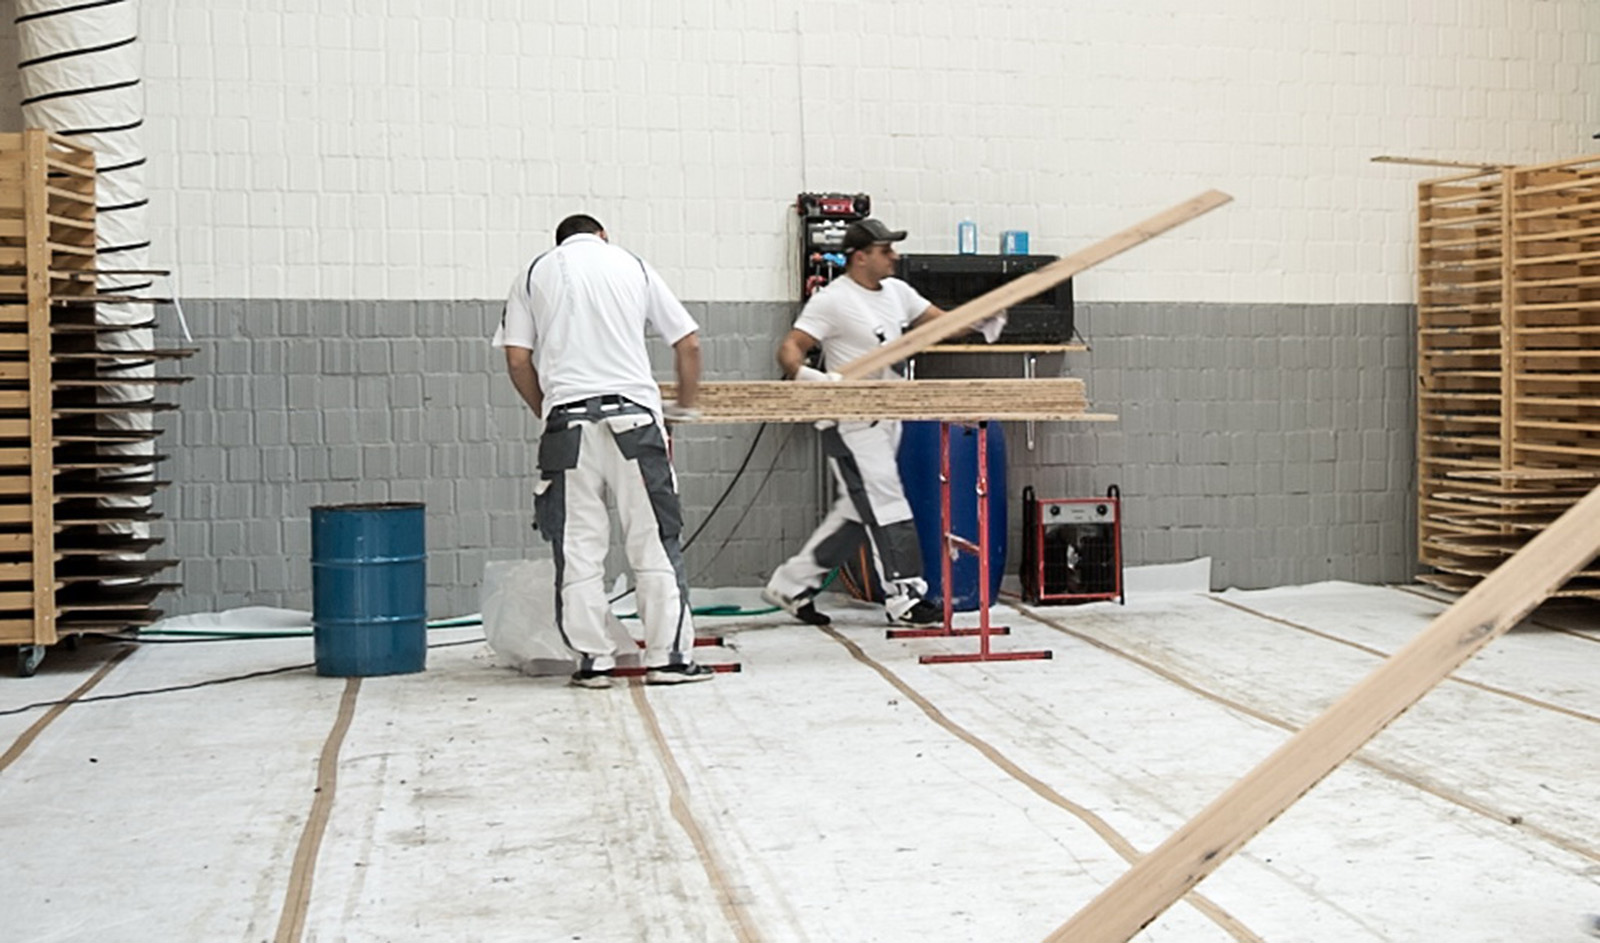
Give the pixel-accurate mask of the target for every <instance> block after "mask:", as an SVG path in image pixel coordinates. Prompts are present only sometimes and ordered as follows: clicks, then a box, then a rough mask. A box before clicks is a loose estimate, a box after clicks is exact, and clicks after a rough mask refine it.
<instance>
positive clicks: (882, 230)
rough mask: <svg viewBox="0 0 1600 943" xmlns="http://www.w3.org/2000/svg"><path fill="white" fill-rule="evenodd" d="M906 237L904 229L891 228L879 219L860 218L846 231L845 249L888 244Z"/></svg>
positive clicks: (850, 249) (854, 249) (849, 250)
mask: <svg viewBox="0 0 1600 943" xmlns="http://www.w3.org/2000/svg"><path fill="white" fill-rule="evenodd" d="M905 237H906V231H905V230H904V229H890V228H889V227H888V226H885V225H884V224H883V223H882V222H880V221H879V220H876V219H873V218H872V217H870V216H869V217H867V218H866V219H858V220H856V221H855V222H853V223H851V224H850V228H849V229H846V230H845V231H844V251H846V252H854V251H856V250H857V249H865V248H866V247H868V246H886V245H888V244H889V243H891V242H899V241H900V240H902V239H904V238H905Z"/></svg>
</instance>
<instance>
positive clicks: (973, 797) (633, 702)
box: [0, 583, 1600, 943]
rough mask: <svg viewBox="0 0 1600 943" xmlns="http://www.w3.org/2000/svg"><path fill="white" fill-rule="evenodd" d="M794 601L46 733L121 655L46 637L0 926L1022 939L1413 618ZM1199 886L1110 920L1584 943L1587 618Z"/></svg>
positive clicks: (17, 731) (1598, 664)
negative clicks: (645, 638)
mask: <svg viewBox="0 0 1600 943" xmlns="http://www.w3.org/2000/svg"><path fill="white" fill-rule="evenodd" d="M740 592H743V593H744V595H743V597H742V598H745V599H752V600H753V597H754V593H753V592H749V591H736V592H734V593H731V594H728V595H730V596H731V597H734V598H740ZM696 602H697V603H700V602H703V601H702V600H701V599H700V598H698V597H697V599H696ZM827 603H828V605H826V606H824V607H823V608H825V609H828V610H830V611H832V612H833V613H834V615H835V618H836V626H835V628H836V629H837V633H835V634H830V633H828V632H824V631H821V630H818V629H814V628H810V627H806V626H799V625H790V624H782V623H780V621H779V620H778V619H777V618H776V617H774V616H762V617H756V618H745V619H705V620H702V631H703V632H707V633H716V634H719V635H721V636H722V637H723V638H724V639H725V640H726V642H727V647H725V648H720V649H719V648H702V649H700V652H701V653H702V654H703V658H704V660H706V661H708V662H710V661H735V660H736V661H738V662H739V663H740V664H741V665H742V667H743V670H742V671H741V672H740V673H737V674H723V675H719V676H718V677H717V678H716V679H715V680H714V681H712V682H711V683H709V684H701V685H692V686H686V687H677V688H645V687H640V686H635V685H622V686H619V687H617V688H614V689H612V690H609V691H594V690H582V689H575V688H571V687H568V686H566V685H565V684H564V683H562V682H563V680H564V679H556V678H528V677H523V676H521V675H518V674H516V673H514V672H511V671H509V670H507V669H505V668H501V667H498V666H497V665H496V664H495V659H494V656H493V654H492V653H490V652H489V651H488V650H487V649H486V648H485V647H484V646H483V645H482V644H481V643H479V642H476V641H470V640H473V639H475V638H478V637H480V636H481V632H480V631H479V630H477V629H473V628H460V629H448V630H442V631H435V632H433V633H431V638H432V640H433V641H434V642H435V643H436V644H438V643H445V642H452V641H461V642H465V644H459V645H447V646H443V647H438V648H435V649H434V650H432V651H431V652H430V655H429V662H428V669H427V670H426V671H425V672H423V673H420V674H414V675H404V676H395V677H375V678H365V679H362V680H361V681H360V682H359V685H350V684H347V682H346V681H344V680H342V679H337V678H321V677H317V676H316V675H315V674H314V673H313V672H312V670H311V669H310V668H309V667H304V668H299V669H295V670H290V671H285V672H280V673H275V674H267V675H262V676H259V677H254V678H249V679H245V680H238V681H232V682H226V683H219V684H209V685H206V686H202V687H197V688H193V689H190V690H181V691H168V692H166V693H147V694H138V695H135V696H130V697H120V698H115V699H103V700H96V699H97V698H106V697H107V696H108V695H119V694H128V693H131V692H139V691H145V690H151V689H165V688H171V687H173V686H177V685H184V684H192V683H197V682H205V681H208V680H214V679H223V678H231V677H234V676H237V675H243V674H246V673H250V672H257V671H265V670H269V669H275V668H281V667H285V666H292V665H297V664H298V665H309V663H310V662H311V661H312V652H311V643H310V640H309V639H283V640H252V641H235V642H208V643H198V644H167V645H155V644H151V645H142V646H140V647H139V648H138V649H137V650H135V651H133V652H132V654H131V655H129V656H128V657H126V658H125V659H124V660H122V661H121V662H119V663H117V664H116V665H115V666H114V667H112V668H111V669H110V670H109V671H108V672H107V673H106V674H105V675H104V677H103V679H102V680H100V681H99V682H98V683H97V684H96V685H95V686H94V687H93V688H92V689H90V690H89V691H88V692H86V694H85V696H84V698H83V700H81V701H79V702H76V703H73V704H70V705H69V706H67V707H65V709H64V710H60V711H59V713H57V714H56V715H55V716H53V717H48V716H47V711H46V708H45V707H35V708H32V709H22V708H25V707H26V706H27V705H30V704H36V703H42V702H51V701H54V700H57V699H61V698H65V697H67V696H68V695H69V694H70V693H71V692H72V691H73V690H74V689H76V688H78V687H79V686H80V685H82V684H83V683H84V682H85V681H86V680H88V679H89V678H90V676H91V675H92V674H94V673H95V672H96V671H97V670H99V669H101V668H102V667H103V666H105V665H106V664H107V662H108V660H109V659H110V657H111V656H112V655H114V654H115V653H116V652H118V651H119V650H121V649H122V648H124V647H125V646H123V645H120V644H116V643H104V644H92V643H89V644H85V645H84V646H83V647H82V648H81V649H79V650H77V651H67V650H64V649H59V648H58V649H53V650H52V651H51V652H50V654H49V655H48V656H47V657H46V659H45V661H44V663H43V665H42V666H41V668H40V671H39V674H38V675H37V676H36V677H33V678H29V679H16V678H10V677H6V678H0V752H4V751H7V750H9V752H8V753H6V758H4V759H0V836H3V837H0V841H3V843H4V849H5V851H4V855H3V859H0V861H3V863H0V888H4V892H5V898H6V899H5V904H4V906H3V908H0V940H4V941H8V943H13V941H14V943H44V941H51V943H58V941H63V943H64V941H96V943H101V941H126V943H144V941H150V943H157V941H161V943H170V941H207V943H209V941H235V940H238V941H256V940H262V941H288V940H305V941H345V940H349V941H435V940H437V941H480V940H481V941H491V940H493V941H501V940H503V941H541V943H542V941H558V940H560V941H573V940H581V941H616V943H633V941H659V943H691V941H693V943H707V941H745V943H749V941H764V943H787V941H817V943H836V941H848V943H855V941H888V943H899V941H918V943H943V941H985V943H988V941H994V943H1010V941H1029V943H1032V941H1040V940H1043V939H1044V938H1045V937H1046V936H1048V935H1049V934H1050V933H1051V932H1052V931H1053V930H1054V929H1055V928H1056V927H1058V926H1060V924H1061V923H1063V922H1064V921H1065V920H1066V919H1067V918H1068V917H1070V916H1071V915H1072V914H1073V913H1074V912H1075V911H1076V910H1077V909H1078V908H1079V907H1081V906H1082V905H1083V904H1084V903H1086V902H1087V901H1088V900H1089V899H1091V898H1092V897H1093V896H1094V895H1095V894H1096V893H1097V892H1098V891H1099V890H1100V889H1101V888H1103V887H1104V886H1105V885H1106V884H1107V883H1109V882H1110V881H1112V880H1113V879H1115V878H1116V877H1117V876H1118V875H1119V874H1121V873H1122V872H1123V871H1124V870H1126V868H1127V861H1126V860H1125V858H1124V853H1126V854H1136V853H1140V852H1144V851H1148V850H1149V849H1151V848H1153V847H1155V846H1156V845H1157V844H1159V843H1160V842H1161V841H1162V840H1164V839H1165V838H1166V837H1167V836H1168V835H1170V834H1171V832H1172V831H1173V830H1174V829H1176V828H1177V827H1178V826H1180V825H1181V824H1183V823H1184V822H1185V821H1187V819H1188V818H1189V817H1190V816H1192V815H1193V814H1194V813H1195V812H1197V811H1199V810H1200V809H1201V808H1202V807H1204V806H1205V805H1206V804H1207V803H1209V802H1210V801H1211V800H1212V799H1214V798H1215V797H1216V796H1217V795H1218V794H1219V793H1221V792H1222V791H1223V790H1225V789H1226V788H1227V787H1228V786H1229V785H1231V784H1232V783H1233V782H1234V781H1235V780H1237V779H1238V778H1239V777H1240V776H1241V775H1243V774H1244V773H1245V772H1247V771H1249V770H1250V769H1251V768H1252V767H1253V766H1255V764H1256V763H1257V762H1259V761H1260V760H1261V759H1263V758H1264V757H1265V756H1266V755H1267V754H1268V753H1269V752H1271V751H1272V749H1273V748H1274V747H1275V746H1276V745H1278V744H1279V743H1281V742H1282V741H1283V740H1284V739H1285V738H1286V737H1287V736H1289V734H1290V733H1291V732H1292V731H1293V730H1294V729H1298V727H1299V726H1300V725H1302V724H1304V723H1305V722H1306V721H1307V720H1309V719H1310V718H1312V717H1314V716H1316V714H1317V713H1318V712H1320V711H1321V710H1322V709H1324V708H1325V707H1326V706H1327V705H1328V704H1329V703H1330V702H1331V701H1332V700H1334V699H1335V698H1336V697H1337V696H1338V695H1340V694H1342V693H1343V692H1344V691H1345V690H1347V689H1348V688H1349V687H1350V686H1352V685H1353V684H1355V683H1356V682H1357V681H1358V680H1360V679H1361V678H1363V677H1364V676H1365V675H1366V674H1368V673H1369V672H1370V671H1371V670H1372V669H1373V668H1374V667H1375V666H1376V665H1377V664H1378V662H1379V661H1380V660H1381V658H1382V657H1383V656H1384V655H1385V654H1387V653H1389V652H1392V651H1394V650H1395V649H1396V648H1398V647H1399V646H1400V645H1401V644H1403V643H1404V642H1405V641H1406V640H1408V639H1409V638H1411V637H1412V636H1414V635H1415V634H1416V633H1417V632H1419V631H1421V630H1422V629H1423V628H1424V627H1425V626H1426V625H1427V624H1428V622H1429V620H1430V619H1431V618H1432V617H1433V616H1434V615H1436V614H1437V613H1439V612H1440V611H1442V610H1443V608H1444V606H1445V603H1443V602H1440V601H1437V600H1435V599H1431V598H1427V597H1426V596H1425V595H1424V594H1423V593H1422V591H1421V590H1419V589H1417V588H1385V587H1374V586H1358V585H1353V584H1348V583H1325V584H1318V585H1314V586H1305V587H1293V588H1283V589H1274V590H1265V591H1256V592H1239V591H1230V592H1226V593H1218V594H1207V593H1156V594H1150V593H1147V594H1144V595H1141V594H1139V593H1137V592H1135V593H1134V594H1133V595H1131V596H1130V598H1129V600H1128V604H1127V605H1126V606H1118V605H1115V604H1110V603H1096V604H1092V605H1085V606H1076V607H1043V608H1033V609H1030V610H1028V611H1029V612H1030V613H1031V615H1027V614H1024V613H1023V612H1021V611H1019V610H1017V609H1016V608H1014V607H1012V606H1009V605H1002V606H999V607H997V608H996V609H995V611H994V618H995V620H996V622H998V623H1002V624H1005V625H1009V626H1010V627H1011V629H1012V633H1011V635H1010V636H1008V637H996V638H994V639H993V641H992V643H991V644H992V646H993V648H994V649H995V650H997V651H1016V650H1029V649H1040V648H1047V649H1050V650H1051V651H1053V652H1054V658H1053V659H1052V660H1049V661H1017V662H989V663H985V664H949V665H921V664H919V663H918V662H917V656H918V655H919V654H922V653H927V652H936V651H975V650H976V649H977V646H978V641H977V640H976V639H972V638H948V639H916V640H889V639H886V638H885V636H884V631H883V628H884V626H883V625H882V623H881V621H880V620H881V618H882V617H881V615H880V614H879V613H878V612H877V611H876V610H873V609H869V608H866V607H859V606H854V605H852V604H849V603H847V602H845V601H843V600H842V599H837V598H835V597H827ZM974 621H975V616H974V615H973V614H965V615H964V616H963V617H962V619H961V622H962V623H963V624H972V623H973V622H974ZM347 687H353V688H356V690H355V692H354V695H353V696H354V698H355V701H354V712H353V718H352V720H351V722H350V724H349V728H348V732H347V733H346V734H345V735H344V738H343V740H342V743H339V744H338V746H339V749H338V753H337V763H336V773H337V784H336V789H335V790H334V792H333V794H332V805H331V807H330V808H329V810H328V817H327V820H326V828H325V830H316V829H313V831H315V832H316V833H317V834H319V835H320V838H321V842H320V847H319V850H318V852H317V854H316V856H315V858H314V859H312V861H311V862H302V865H301V867H300V868H299V869H298V870H297V869H296V849H297V847H300V846H301V843H302V841H303V836H304V834H305V833H306V832H307V823H308V820H310V821H312V823H313V824H314V825H315V824H317V823H316V819H315V816H314V814H313V810H314V803H315V801H316V800H317V798H318V794H317V793H316V791H315V790H316V785H317V780H318V763H319V756H320V755H321V754H322V753H323V751H324V748H325V746H326V745H327V744H328V742H329V739H330V733H331V732H332V731H334V728H335V721H336V718H337V717H338V715H339V708H340V704H341V699H342V698H343V697H344V696H345V695H346V689H347ZM41 724H42V726H41ZM25 734H26V735H27V736H25ZM29 737H31V739H29ZM330 772H331V771H330ZM312 863H314V866H313V867H308V866H307V865H308V864H312ZM296 887H301V888H304V887H309V896H308V897H307V903H306V905H305V908H304V911H303V922H301V921H300V920H297V919H293V913H294V910H295V908H294V903H293V900H294V896H293V894H291V891H292V890H293V889H294V888H296ZM1197 891H1198V894H1199V895H1200V896H1201V897H1203V898H1204V899H1203V900H1197V899H1195V898H1193V897H1191V898H1190V899H1189V900H1186V901H1184V902H1180V903H1179V904H1177V905H1175V906H1173V907H1172V908H1171V909H1170V910H1168V911H1167V912H1166V913H1165V914H1164V915H1163V916H1162V917H1160V918H1159V919H1158V920H1157V921H1156V922H1155V923H1153V924H1152V925H1151V926H1150V927H1148V928H1147V929H1146V930H1145V931H1143V932H1142V933H1141V934H1140V935H1139V936H1138V937H1136V939H1138V940H1141V941H1183V943H1213V941H1218V943H1220V941H1229V940H1243V941H1253V940H1259V941H1269V943H1368V941H1370V943H1379V941H1390V943H1402V941H1403V943H1414V941H1450V943H1491V941H1496V943H1498V941H1503V943H1513V941H1514V943H1530V941H1553V943H1560V941H1579V940H1585V939H1590V937H1588V936H1587V935H1586V933H1585V930H1584V929H1583V927H1582V925H1581V923H1582V919H1583V915H1584V914H1585V913H1593V912H1600V619H1596V618H1595V613H1594V611H1593V610H1592V609H1591V610H1589V611H1579V612H1576V613H1563V612H1550V611H1543V612H1541V613H1540V614H1539V615H1537V616H1536V617H1535V621H1534V623H1533V624H1527V625H1524V626H1522V627H1519V628H1517V629H1515V630H1513V631H1512V632H1511V633H1510V634H1509V635H1508V636H1507V637H1505V638H1502V639H1500V640H1497V641H1496V642H1494V643H1493V644H1492V645H1491V646H1490V647H1489V648H1488V649H1487V650H1486V651H1485V652H1484V653H1483V654H1481V655H1480V656H1479V657H1478V658H1477V659H1475V660H1474V661H1472V662H1470V663H1468V664H1467V665H1466V666H1465V667H1464V668H1463V669H1462V670H1461V671H1459V672H1458V673H1457V674H1456V675H1455V676H1454V677H1453V678H1452V679H1451V680H1449V681H1447V682H1445V683H1444V684H1443V685H1441V686H1440V687H1439V688H1437V689H1436V690H1435V691H1434V692H1432V693H1431V694H1429V695H1428V696H1427V697H1426V698H1424V699H1423V701H1422V702H1421V703H1420V704H1418V705H1417V706H1416V707H1415V708H1414V709H1412V710H1411V711H1410V712H1409V713H1407V714H1406V715H1404V716H1402V717H1401V718H1400V719H1399V720H1398V721H1397V722H1396V723H1395V724H1393V725H1392V726H1391V727H1390V729H1389V730H1387V731H1385V732H1384V733H1383V734H1381V735H1380V736H1379V737H1378V738H1377V739H1375V740H1374V741H1373V742H1372V743H1371V744H1370V745H1369V746H1368V747H1367V748H1366V749H1365V750H1364V751H1362V753H1361V754H1359V755H1358V756H1357V757H1356V758H1354V759H1352V760H1351V761H1350V762H1347V763H1345V764H1344V765H1343V766H1341V767H1340V768H1339V769H1338V770H1336V771H1335V772H1334V773H1333V774H1332V775H1331V776H1329V777H1328V779H1326V780H1325V781H1324V782H1323V783H1321V784H1320V785H1318V786H1317V787H1316V788H1315V789H1313V790H1312V791H1311V792H1310V793H1309V794H1308V795H1307V796H1306V797H1304V798H1303V799H1301V800H1300V801H1299V802H1298V803H1297V804H1296V805H1295V806H1294V807H1292V808H1291V809H1290V810H1289V811H1288V812H1287V813H1286V814H1285V815H1284V816H1283V817H1282V818H1281V819H1279V820H1278V821H1277V822H1275V823H1274V824H1273V825H1271V826H1270V827H1269V828H1268V829H1267V830H1266V831H1264V832H1263V833H1262V834H1261V835H1259V836H1257V837H1256V838H1255V839H1254V840H1252V841H1251V842H1250V843H1249V844H1247V845H1246V846H1245V848H1244V850H1243V851H1242V852H1240V853H1239V854H1238V855H1236V856H1235V857H1234V858H1233V859H1231V860H1230V861H1228V862H1227V863H1225V864H1224V865H1223V866H1222V867H1221V868H1220V869H1219V870H1218V871H1217V872H1216V873H1215V874H1214V875H1212V876H1211V877H1210V878H1208V879H1207V880H1206V881H1204V882H1203V883H1202V884H1201V885H1200V886H1199V888H1198V889H1197ZM286 912H289V913H291V919H288V920H286V919H285V913H286Z"/></svg>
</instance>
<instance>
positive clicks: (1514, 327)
mask: <svg viewBox="0 0 1600 943" xmlns="http://www.w3.org/2000/svg"><path fill="white" fill-rule="evenodd" d="M1417 205H1418V239H1417V244H1418V251H1419V258H1418V272H1419V278H1418V299H1417V300H1418V308H1417V312H1418V315H1417V362H1418V374H1417V378H1418V392H1417V406H1418V410H1417V411H1418V435H1417V480H1418V502H1419V503H1418V527H1419V534H1418V545H1419V552H1420V556H1421V559H1422V562H1423V563H1425V564H1427V565H1429V566H1431V567H1433V568H1435V569H1436V570H1437V571H1438V572H1436V573H1433V574H1429V575H1425V576H1423V577H1421V579H1423V580H1424V581H1426V582H1429V583H1432V584H1434V585H1436V586H1440V587H1443V588H1445V589H1449V590H1453V591H1463V590H1466V589H1469V588H1471V587H1472V586H1473V585H1474V584H1476V583H1477V582H1478V580H1480V579H1481V578H1483V577H1484V576H1486V575H1487V574H1488V573H1489V572H1490V571H1491V570H1493V569H1494V568H1495V567H1496V566H1498V565H1499V564H1500V563H1501V562H1502V561H1503V560H1504V559H1505V558H1507V557H1509V556H1510V555H1511V554H1513V553H1515V552H1516V551H1517V550H1518V549H1520V548H1521V547H1522V546H1523V545H1524V544H1525V543H1527V541H1528V540H1529V539H1530V538H1532V537H1533V536H1534V535H1535V534H1537V533H1539V532H1540V531H1542V530H1543V529H1544V528H1545V527H1546V526H1547V525H1548V524H1549V523H1550V522H1551V521H1553V520H1555V518H1556V517H1557V516H1558V515H1560V514H1561V513H1562V512H1563V511H1565V510H1566V509H1567V508H1569V507H1571V506H1572V505H1573V504H1574V503H1575V502H1576V501H1577V500H1578V499H1579V498H1581V497H1583V495H1585V494H1586V493H1588V491H1589V489H1590V488H1592V487H1594V485H1595V484H1596V483H1597V482H1600V373H1597V372H1596V369H1597V368H1600V156H1595V157H1584V158H1578V159H1573V160H1565V161H1560V162H1556V163H1550V164H1540V165H1534V166H1520V167H1504V168H1496V169H1492V170H1482V171H1474V172H1472V173H1466V174H1460V175H1455V176H1450V177H1443V178H1438V179H1433V180H1425V181H1423V182H1422V183H1421V184H1420V186H1419V189H1418V202H1417ZM1555 595H1556V596H1558V597H1559V596H1567V597H1588V598H1600V567H1597V566H1596V565H1594V564H1590V565H1589V566H1588V567H1587V568H1585V569H1583V570H1580V571H1579V572H1578V573H1577V574H1576V575H1574V576H1573V577H1572V578H1571V579H1569V580H1568V581H1567V582H1566V583H1565V584H1564V585H1563V586H1562V587H1561V588H1560V589H1558V590H1557V591H1556V593H1555Z"/></svg>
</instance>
